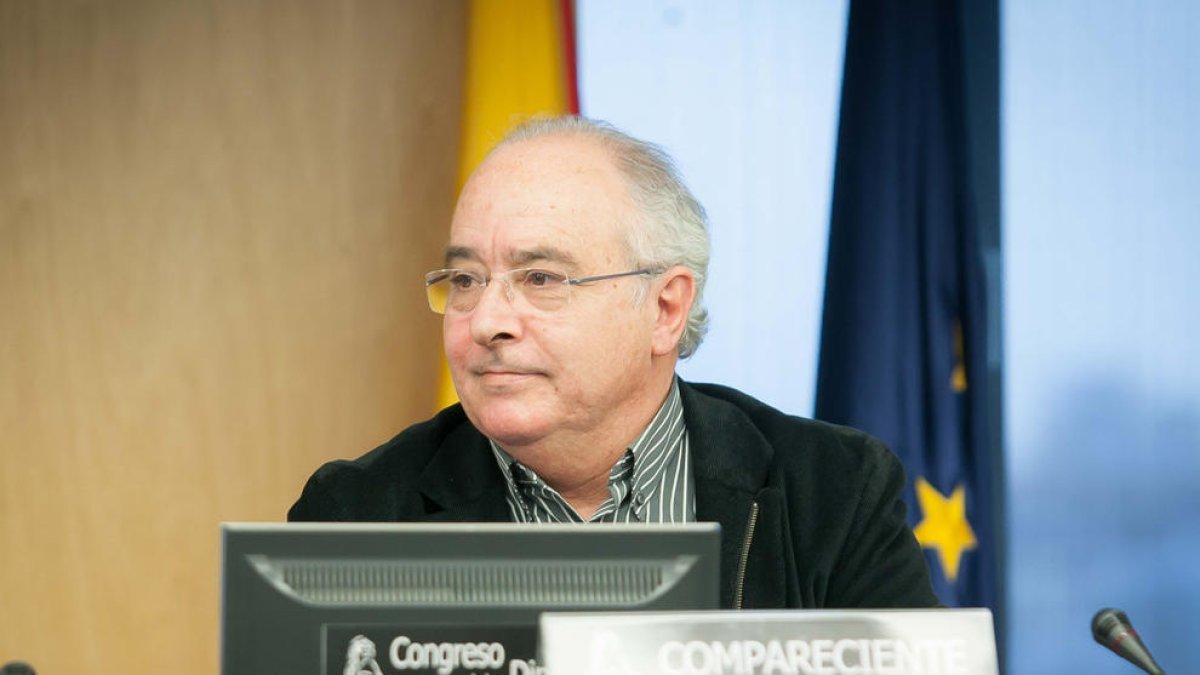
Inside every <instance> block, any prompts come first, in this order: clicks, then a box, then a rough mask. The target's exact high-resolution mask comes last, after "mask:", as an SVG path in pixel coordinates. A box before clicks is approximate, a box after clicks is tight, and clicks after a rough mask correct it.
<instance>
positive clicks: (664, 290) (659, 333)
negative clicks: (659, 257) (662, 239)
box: [651, 265, 696, 356]
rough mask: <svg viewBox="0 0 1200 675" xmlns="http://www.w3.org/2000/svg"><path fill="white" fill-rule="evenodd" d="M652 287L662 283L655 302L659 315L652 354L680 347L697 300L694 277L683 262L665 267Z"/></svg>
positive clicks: (670, 351) (665, 352)
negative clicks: (664, 270)
mask: <svg viewBox="0 0 1200 675" xmlns="http://www.w3.org/2000/svg"><path fill="white" fill-rule="evenodd" d="M657 281H658V283H656V284H653V286H652V288H653V287H656V286H658V284H662V287H661V290H659V292H658V295H657V296H655V297H654V298H653V299H654V301H655V304H656V307H657V310H658V314H657V316H656V321H655V324H654V335H653V339H652V342H651V351H652V353H653V354H654V355H655V356H665V355H667V354H672V353H674V352H675V350H676V349H677V348H678V346H679V339H680V337H681V336H682V335H683V330H684V328H687V320H688V314H690V313H691V311H692V303H694V302H695V301H696V279H695V277H693V276H692V271H691V270H689V269H688V268H686V267H683V266H682V265H676V266H675V267H672V268H671V269H669V270H667V271H666V272H664V273H663V274H662V276H661V277H659V279H658V280H657Z"/></svg>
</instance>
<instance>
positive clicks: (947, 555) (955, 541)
mask: <svg viewBox="0 0 1200 675" xmlns="http://www.w3.org/2000/svg"><path fill="white" fill-rule="evenodd" d="M966 497H967V491H966V489H965V488H963V486H962V484H961V483H960V484H959V485H958V486H957V487H955V488H954V492H953V493H952V494H951V495H950V497H949V498H946V497H945V496H943V495H942V493H941V492H938V490H937V488H935V487H933V486H932V485H930V484H929V482H928V481H926V480H925V478H924V477H918V478H917V501H918V502H919V503H920V505H921V513H922V514H923V515H924V519H923V520H921V522H920V524H918V525H917V527H916V529H915V530H913V534H915V535H916V536H917V541H919V542H920V543H921V546H922V548H932V549H936V550H937V554H938V560H939V561H941V563H942V571H943V572H945V574H946V578H947V579H949V580H950V581H951V582H953V581H955V580H956V579H957V578H958V564H959V562H961V560H962V554H963V551H969V550H972V549H974V548H975V546H976V544H977V542H976V541H975V532H974V531H973V530H972V529H971V523H969V522H967V498H966Z"/></svg>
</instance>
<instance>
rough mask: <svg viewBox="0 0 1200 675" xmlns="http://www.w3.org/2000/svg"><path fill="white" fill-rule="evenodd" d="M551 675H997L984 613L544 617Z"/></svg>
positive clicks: (545, 652) (544, 642)
mask: <svg viewBox="0 0 1200 675" xmlns="http://www.w3.org/2000/svg"><path fill="white" fill-rule="evenodd" d="M541 650H542V658H541V662H542V664H543V665H544V666H545V667H546V670H547V671H548V672H550V673H552V674H553V675H562V674H569V675H998V672H999V671H998V667H997V665H996V641H995V634H994V632H993V628H992V614H991V612H990V611H988V610H986V609H935V610H854V611H851V610H799V611H740V612H733V611H722V612H669V613H667V612H664V613H627V614H612V613H608V614H575V613H572V614H563V613H547V614H543V615H542V618H541Z"/></svg>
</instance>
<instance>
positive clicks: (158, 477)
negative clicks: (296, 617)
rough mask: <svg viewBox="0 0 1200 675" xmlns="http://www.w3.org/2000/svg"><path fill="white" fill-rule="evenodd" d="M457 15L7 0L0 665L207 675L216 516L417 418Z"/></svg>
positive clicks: (276, 496) (274, 495)
mask: <svg viewBox="0 0 1200 675" xmlns="http://www.w3.org/2000/svg"><path fill="white" fill-rule="evenodd" d="M464 32H465V22H464V13H463V6H462V5H461V4H460V3H455V2H440V1H438V0H429V1H424V2H415V1H411V0H409V1H406V2H365V1H361V2H360V1H351V0H340V1H336V2H335V1H325V0H310V1H306V2H242V1H240V0H221V1H216V0H204V1H199V0H198V1H194V2H187V1H163V0H144V1H137V2H134V1H121V2H117V1H115V0H114V1H113V2H67V1H65V0H61V1H60V0H52V1H38V2H33V1H26V0H0V663H3V662H4V661H6V660H9V659H14V658H23V659H26V660H28V661H30V662H31V663H33V665H34V666H35V667H37V668H38V670H39V672H40V673H43V675H45V674H49V673H73V672H150V671H154V672H176V673H213V672H216V670H217V620H218V619H217V611H218V590H217V581H218V523H219V522H220V521H222V520H280V519H282V518H283V516H284V513H285V511H286V509H287V508H288V506H289V505H290V504H291V502H292V500H294V498H295V497H296V496H297V494H298V492H299V489H300V487H301V485H302V484H303V481H304V479H305V478H306V477H307V476H308V474H309V473H310V472H311V471H312V470H313V469H314V468H315V467H316V466H317V465H318V464H319V463H320V462H322V461H324V460H326V459H329V458H332V457H337V456H353V455H356V454H358V453H360V452H363V451H365V450H366V449H369V448H370V447H372V446H373V445H374V444H377V443H379V442H381V441H382V440H384V439H386V438H387V437H388V436H390V435H391V434H392V433H394V432H395V431H397V430H399V429H400V428H402V427H403V426H405V425H406V424H408V423H410V422H412V421H414V420H417V419H420V418H423V417H426V416H427V415H428V414H429V412H430V411H431V409H432V406H433V405H434V400H435V383H436V382H437V368H438V361H437V355H438V354H439V353H440V351H439V350H440V346H439V345H440V340H439V334H440V324H439V322H438V321H437V317H436V316H435V315H433V314H432V313H430V312H429V311H428V310H427V309H426V307H425V304H424V297H423V295H422V294H421V292H420V273H421V272H422V271H424V270H425V269H428V268H430V267H431V266H434V265H436V264H437V263H438V262H439V261H440V257H441V256H440V247H441V245H442V244H443V242H444V239H445V236H446V225H447V223H448V222H449V216H450V211H451V208H452V201H453V189H454V180H455V170H456V167H455V157H456V150H457V136H458V130H459V118H458V111H459V108H460V88H461V80H462V72H461V71H462V65H463V64H462V48H463V39H464Z"/></svg>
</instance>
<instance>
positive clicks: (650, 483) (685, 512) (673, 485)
mask: <svg viewBox="0 0 1200 675" xmlns="http://www.w3.org/2000/svg"><path fill="white" fill-rule="evenodd" d="M489 442H491V446H492V452H493V454H495V456H496V461H497V462H498V463H499V464H500V472H501V473H502V474H504V478H505V481H506V482H507V483H508V509H509V511H510V512H511V513H512V517H513V521H514V522H518V523H582V522H583V518H582V517H580V515H579V514H578V513H577V512H576V511H575V509H574V508H573V507H572V506H571V505H570V504H569V503H567V500H565V499H563V497H562V495H560V494H559V493H558V491H556V490H555V489H554V488H552V487H550V486H549V485H547V484H546V482H545V481H543V480H542V479H541V478H539V477H538V475H537V474H536V473H534V472H533V471H532V470H531V469H529V468H528V467H526V466H524V465H523V464H521V463H520V462H518V461H517V460H515V459H513V458H512V457H510V456H509V455H508V453H506V452H504V450H502V449H501V448H500V446H498V445H496V443H495V442H492V441H489ZM608 492H609V497H608V499H607V500H605V501H604V503H603V504H601V505H600V508H599V509H597V510H596V513H595V514H594V515H593V516H592V517H591V519H590V520H589V521H588V522H592V523H600V522H604V523H690V522H695V520H696V496H695V494H696V493H695V480H694V479H693V476H692V466H691V453H690V452H689V451H688V435H687V428H686V427H685V426H684V423H683V404H682V401H681V400H680V398H679V383H678V381H676V382H673V383H672V384H671V391H670V393H669V394H667V400H666V401H665V402H663V405H662V407H661V408H659V410H658V414H656V415H655V416H654V419H653V420H651V421H650V426H648V427H646V430H645V431H643V432H642V434H641V436H639V437H638V438H637V440H636V441H634V442H633V444H632V445H630V446H629V448H627V449H626V450H625V454H624V455H622V456H621V459H619V460H617V463H616V464H614V465H613V467H612V470H611V471H609V473H608Z"/></svg>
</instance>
